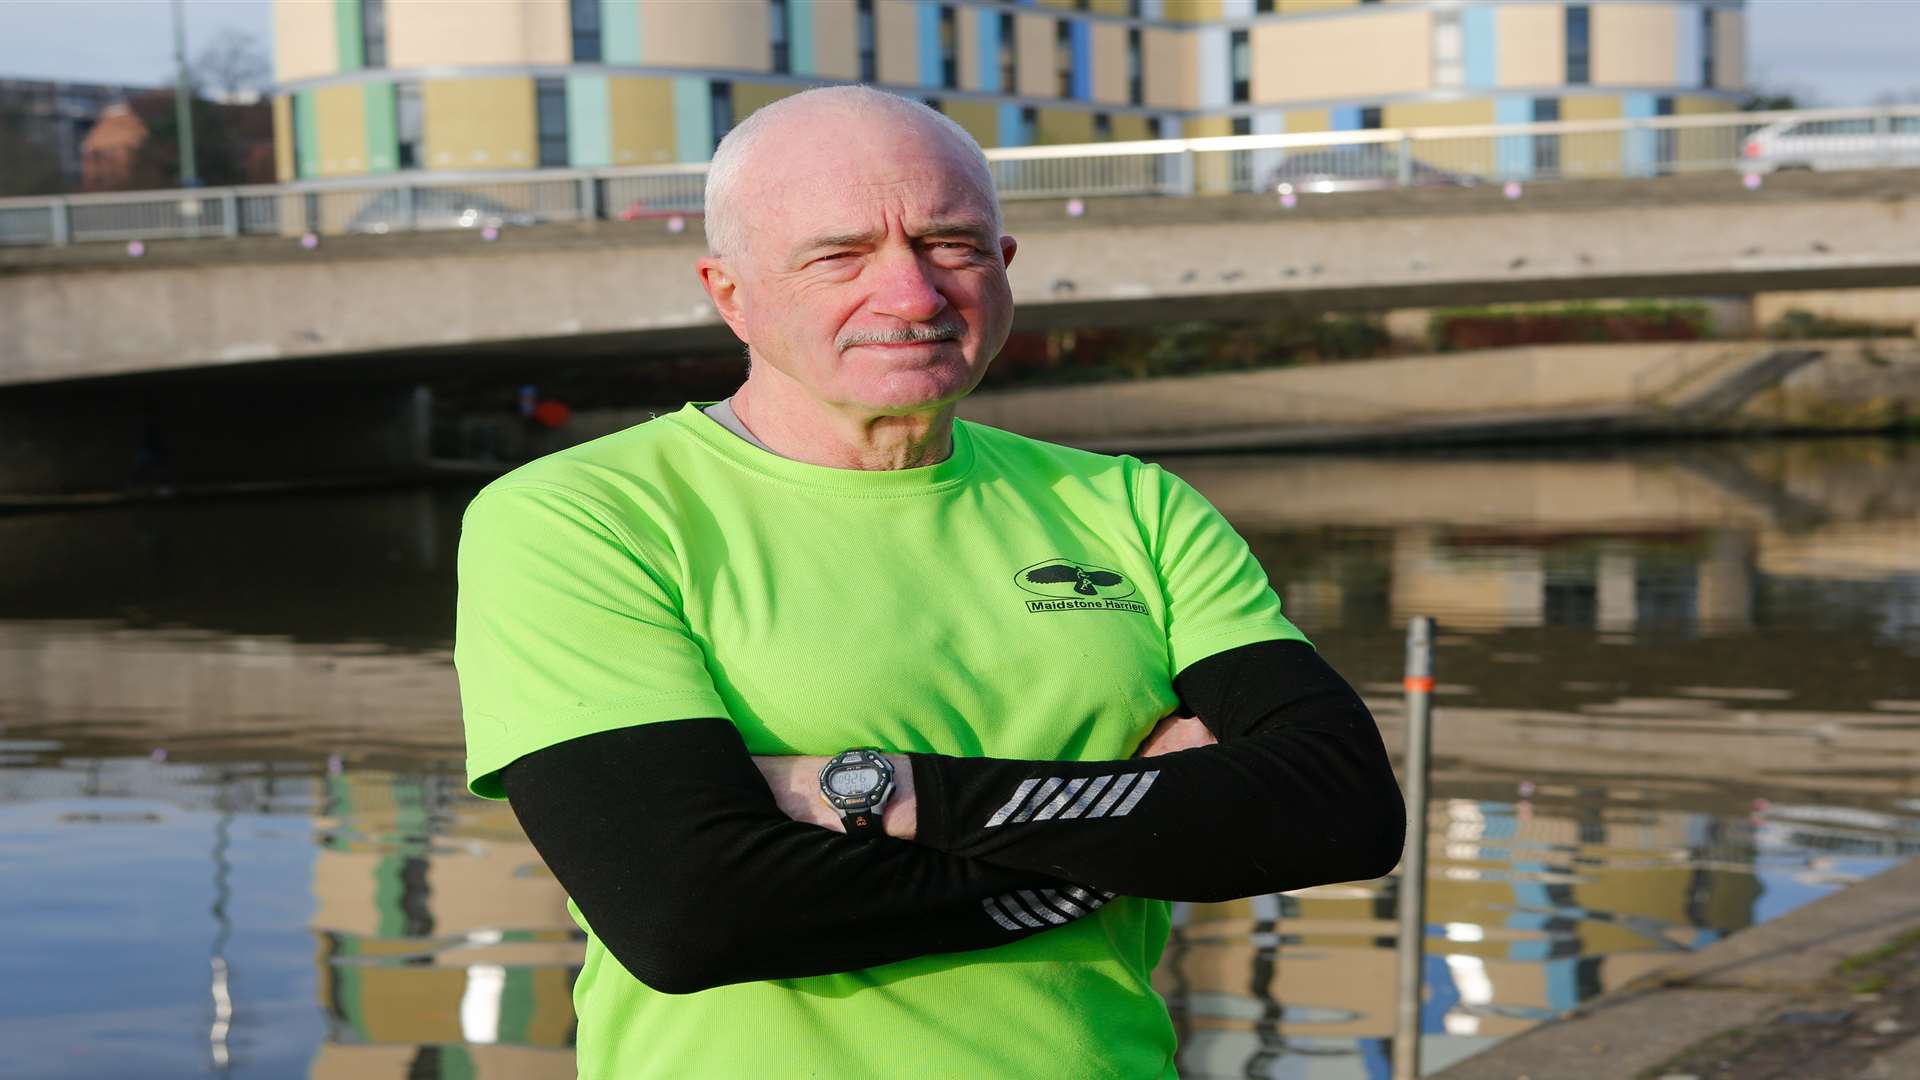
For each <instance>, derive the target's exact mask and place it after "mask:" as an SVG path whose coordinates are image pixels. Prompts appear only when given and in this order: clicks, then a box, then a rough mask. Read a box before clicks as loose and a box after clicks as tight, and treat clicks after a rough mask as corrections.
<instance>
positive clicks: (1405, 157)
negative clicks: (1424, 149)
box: [1394, 133, 1413, 187]
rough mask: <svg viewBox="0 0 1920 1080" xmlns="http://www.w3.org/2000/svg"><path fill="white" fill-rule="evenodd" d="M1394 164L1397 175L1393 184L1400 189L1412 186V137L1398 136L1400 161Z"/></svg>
mask: <svg viewBox="0 0 1920 1080" xmlns="http://www.w3.org/2000/svg"><path fill="white" fill-rule="evenodd" d="M1395 164H1396V165H1397V167H1398V174H1397V175H1396V176H1395V178H1394V183H1396V184H1398V185H1400V186H1401V187H1411V186H1413V136H1411V135H1407V134H1404V133H1403V134H1402V135H1401V136H1400V159H1399V161H1397V162H1396V163H1395Z"/></svg>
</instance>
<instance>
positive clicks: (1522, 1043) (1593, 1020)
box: [1435, 859, 1920, 1080]
mask: <svg viewBox="0 0 1920 1080" xmlns="http://www.w3.org/2000/svg"><path fill="white" fill-rule="evenodd" d="M1916 891H1920V859H1915V860H1908V861H1907V862H1906V863H1904V864H1902V865H1900V866H1897V867H1894V868H1893V869H1890V870H1887V871H1884V872H1882V873H1880V874H1878V875H1876V876H1874V877H1871V878H1868V879H1866V880H1865V881H1861V882H1859V883H1857V884H1854V885H1852V886H1850V887H1848V888H1846V889H1844V890H1842V891H1841V892H1838V893H1835V894H1834V895H1832V896H1828V897H1825V898H1823V899H1820V900H1816V901H1814V902H1813V903H1811V904H1808V905H1807V906H1805V907H1803V908H1800V909H1798V910H1796V911H1793V912H1790V913H1789V914H1787V915H1784V916H1782V917H1780V918H1778V919H1774V920H1772V921H1770V922H1766V923H1762V924H1760V925H1759V926H1754V927H1749V928H1748V929H1745V930H1742V931H1740V932H1739V933H1737V934H1734V935H1733V936H1731V937H1729V938H1727V939H1726V940H1724V941H1720V942H1716V943H1715V944H1713V945H1710V946H1708V947H1707V948H1705V949H1702V950H1700V951H1699V952H1695V953H1690V954H1687V955H1685V956H1682V957H1679V958H1677V959H1676V960H1675V961H1674V962H1673V963H1672V964H1669V965H1666V966H1663V967H1661V968H1659V969H1658V970H1656V971H1653V972H1650V973H1648V974H1646V975H1644V976H1642V977H1641V978H1640V979H1638V980H1636V981H1635V982H1633V983H1630V984H1628V985H1626V986H1624V987H1621V988H1620V989H1619V990H1616V991H1614V992H1613V993H1610V994H1606V995H1603V996H1602V997H1599V998H1597V999H1595V1000H1593V1001H1591V1002H1588V1003H1587V1004H1585V1005H1583V1006H1581V1007H1580V1009H1579V1010H1578V1011H1577V1012H1575V1013H1574V1014H1573V1015H1572V1016H1570V1017H1567V1018H1565V1019H1562V1020H1557V1021H1554V1022H1551V1023H1547V1024H1543V1025H1541V1026H1540V1027H1537V1028H1534V1029H1532V1030H1531V1031H1527V1032H1524V1033H1522V1034H1520V1035H1517V1036H1515V1037H1514V1038H1512V1039H1509V1040H1507V1041H1505V1042H1502V1043H1500V1044H1499V1045H1497V1046H1495V1047H1493V1048H1492V1049H1490V1050H1487V1051H1486V1052H1484V1053H1481V1054H1476V1055H1474V1056H1473V1057H1471V1058H1468V1059H1467V1060H1465V1061H1462V1062H1460V1063H1459V1064H1457V1065H1454V1066H1453V1067H1451V1068H1447V1069H1443V1070H1442V1071H1440V1072H1439V1073H1437V1074H1435V1075H1436V1077H1437V1078H1438V1080H1516V1078H1527V1077H1532V1078H1536V1080H1548V1078H1554V1080H1559V1078H1565V1080H1588V1078H1593V1080H1616V1078H1632V1077H1641V1078H1652V1080H1660V1078H1664V1077H1677V1076H1698V1075H1702V1074H1704V1073H1705V1072H1706V1071H1707V1070H1708V1069H1712V1070H1713V1075H1716V1076H1753V1077H1758V1076H1804V1077H1828V1076H1831V1077H1841V1076H1846V1077H1861V1078H1879V1077H1885V1078H1889V1080H1891V1078H1893V1077H1911V1076H1917V1075H1920V1028H1916V1025H1915V1022H1914V1020H1915V1016H1916V1012H1915V1010H1916V1008H1920V980H1916V979H1915V978H1914V977H1913V973H1914V972H1915V970H1916V969H1915V967H1914V957H1915V956H1916V955H1920V907H1916V906H1915V904H1914V903H1913V897H1914V895H1915V893H1916Z"/></svg>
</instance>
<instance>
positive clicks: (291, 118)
mask: <svg viewBox="0 0 1920 1080" xmlns="http://www.w3.org/2000/svg"><path fill="white" fill-rule="evenodd" d="M287 141H288V142H290V143H292V144H293V175H292V176H291V177H288V179H290V180H299V179H303V178H304V177H305V176H306V175H307V174H308V173H310V172H312V171H313V163H312V162H310V161H307V160H305V159H303V158H302V157H301V156H300V101H299V95H298V94H288V95H287Z"/></svg>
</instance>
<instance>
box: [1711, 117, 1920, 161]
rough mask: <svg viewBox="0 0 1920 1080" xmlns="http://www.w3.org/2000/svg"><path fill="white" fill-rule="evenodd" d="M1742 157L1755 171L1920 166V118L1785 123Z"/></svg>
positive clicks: (1763, 133) (1759, 134)
mask: <svg viewBox="0 0 1920 1080" xmlns="http://www.w3.org/2000/svg"><path fill="white" fill-rule="evenodd" d="M1882 124H1884V125H1885V126H1884V128H1883V127H1882V126H1881V125H1882ZM1740 154H1741V156H1742V157H1743V158H1745V159H1746V164H1747V168H1749V169H1751V170H1752V171H1754V172H1775V171H1777V170H1780V169H1817V170H1821V171H1826V170H1831V169H1872V168H1879V167H1882V166H1887V165H1915V164H1920V116H1894V117H1883V118H1880V119H1879V120H1876V119H1875V118H1874V117H1870V116H1861V117H1850V118H1848V119H1844V120H1781V121H1779V122H1777V123H1773V124H1768V125H1767V126H1766V127H1763V128H1761V129H1760V130H1758V131H1756V132H1754V133H1753V134H1752V135H1749V136H1748V137H1747V141H1746V142H1745V143H1744V144H1743V145H1742V146H1741V149H1740Z"/></svg>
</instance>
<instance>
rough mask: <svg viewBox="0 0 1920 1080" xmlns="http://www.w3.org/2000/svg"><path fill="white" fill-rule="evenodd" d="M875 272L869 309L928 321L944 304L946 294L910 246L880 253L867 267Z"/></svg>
mask: <svg viewBox="0 0 1920 1080" xmlns="http://www.w3.org/2000/svg"><path fill="white" fill-rule="evenodd" d="M869 272H870V273H873V274H876V275H878V278H879V280H878V281H877V282H876V285H875V288H874V291H873V309H874V310H875V311H877V312H879V313H881V314H883V315H891V316H893V317H894V318H896V319H901V320H904V321H906V322H912V323H924V322H931V321H932V320H933V319H934V317H935V316H937V315H939V314H940V313H941V312H942V311H945V310H946V308H947V298H946V296H945V295H944V294H942V293H941V292H940V289H939V287H938V286H937V285H936V284H935V283H934V279H933V274H932V272H931V268H930V267H928V266H927V264H926V262H925V261H924V260H922V259H921V257H920V253H919V252H917V251H913V250H911V249H906V250H902V249H889V250H886V251H884V252H882V253H881V255H880V257H879V258H878V259H876V260H875V261H874V262H873V263H872V264H871V268H870V270H869Z"/></svg>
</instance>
